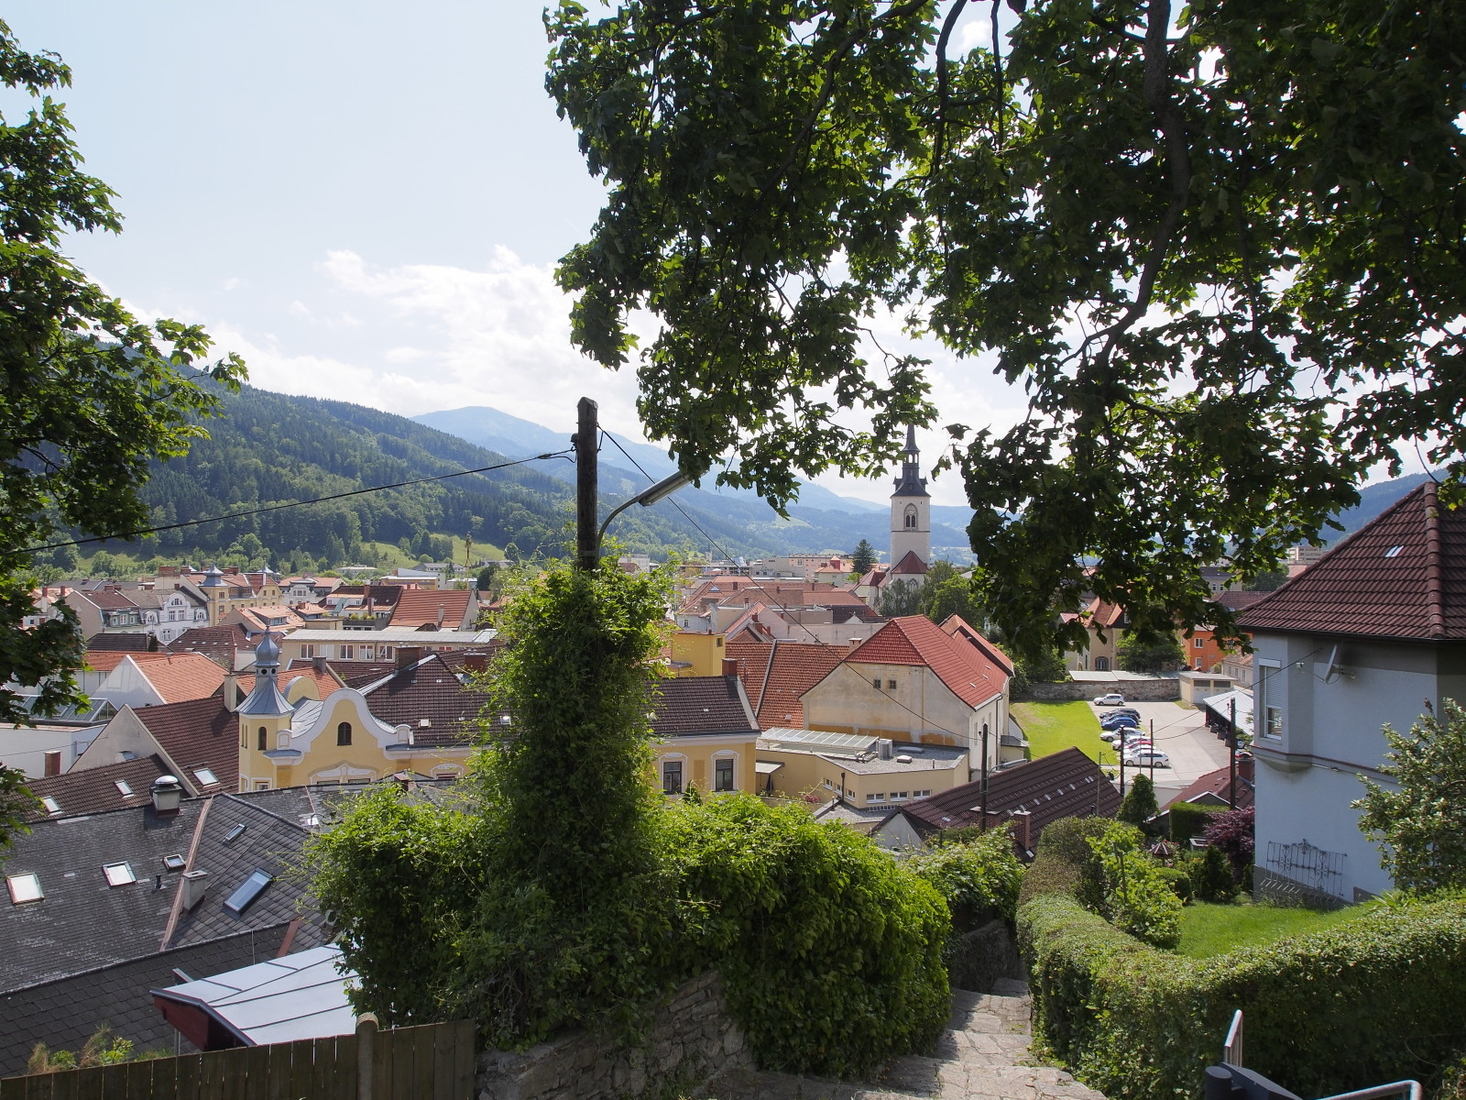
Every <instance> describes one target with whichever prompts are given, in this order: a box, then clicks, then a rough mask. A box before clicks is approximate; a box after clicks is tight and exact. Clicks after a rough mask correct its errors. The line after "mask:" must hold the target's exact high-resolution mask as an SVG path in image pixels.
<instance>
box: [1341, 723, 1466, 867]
mask: <svg viewBox="0 0 1466 1100" xmlns="http://www.w3.org/2000/svg"><path fill="white" fill-rule="evenodd" d="M1441 711H1442V714H1441V716H1440V717H1437V716H1436V715H1434V714H1423V715H1421V716H1420V719H1419V720H1418V721H1417V722H1416V723H1415V724H1414V725H1413V726H1412V727H1411V728H1410V732H1409V733H1408V734H1404V733H1397V732H1396V731H1395V730H1393V729H1391V728H1390V727H1389V726H1385V728H1384V735H1385V742H1386V743H1387V744H1388V746H1389V751H1388V752H1387V753H1386V758H1387V759H1388V761H1389V763H1387V764H1385V765H1384V766H1383V767H1381V768H1380V771H1381V772H1383V773H1384V774H1385V775H1387V776H1389V777H1390V778H1391V779H1392V780H1393V781H1394V783H1395V787H1394V789H1391V788H1389V787H1385V786H1383V785H1382V784H1379V783H1375V782H1374V781H1373V780H1370V779H1367V778H1365V777H1363V776H1361V777H1360V778H1361V779H1363V781H1364V788H1365V793H1364V797H1363V798H1361V799H1360V800H1359V801H1358V802H1356V803H1354V805H1355V806H1356V807H1357V808H1359V809H1361V810H1363V811H1364V812H1363V813H1361V814H1360V815H1359V828H1360V829H1362V830H1363V831H1364V833H1365V835H1366V836H1368V837H1369V838H1370V839H1371V840H1373V841H1375V842H1376V843H1377V844H1378V845H1379V849H1380V855H1381V860H1380V862H1381V864H1382V865H1383V866H1384V868H1385V870H1387V871H1388V872H1389V873H1390V874H1391V876H1393V877H1394V880H1395V885H1396V886H1399V887H1400V888H1401V889H1404V890H1416V891H1420V892H1426V891H1430V890H1437V889H1444V888H1449V887H1462V886H1466V711H1463V710H1462V709H1461V707H1460V706H1459V705H1458V704H1457V703H1456V702H1454V701H1453V700H1450V699H1446V700H1444V701H1443V702H1442V704H1441Z"/></svg>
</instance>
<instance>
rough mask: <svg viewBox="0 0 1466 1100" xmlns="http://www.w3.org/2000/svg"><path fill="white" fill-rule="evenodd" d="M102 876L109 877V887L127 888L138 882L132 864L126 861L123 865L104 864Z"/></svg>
mask: <svg viewBox="0 0 1466 1100" xmlns="http://www.w3.org/2000/svg"><path fill="white" fill-rule="evenodd" d="M102 874H104V875H106V876H107V885H108V886H127V885H129V884H131V883H134V882H136V881H137V876H136V875H135V874H133V873H132V864H131V863H128V862H127V861H126V860H123V861H122V862H121V863H104V864H103V865H102Z"/></svg>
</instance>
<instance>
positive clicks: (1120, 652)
mask: <svg viewBox="0 0 1466 1100" xmlns="http://www.w3.org/2000/svg"><path fill="white" fill-rule="evenodd" d="M1115 656H1116V658H1117V659H1118V660H1119V662H1120V667H1121V668H1123V669H1124V670H1125V671H1126V672H1167V671H1172V670H1174V669H1176V668H1179V667H1181V666H1183V665H1185V663H1186V655H1185V654H1184V653H1183V652H1182V651H1181V640H1180V639H1179V638H1177V637H1176V635H1175V634H1174V633H1171V634H1155V635H1153V636H1152V637H1151V638H1150V639H1146V638H1142V637H1140V636H1138V635H1135V634H1131V633H1128V632H1127V633H1126V635H1125V637H1123V638H1121V639H1120V644H1119V645H1117V646H1115Z"/></svg>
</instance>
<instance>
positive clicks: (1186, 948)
mask: <svg viewBox="0 0 1466 1100" xmlns="http://www.w3.org/2000/svg"><path fill="white" fill-rule="evenodd" d="M1376 907H1377V906H1376V905H1375V904H1374V903H1372V902H1371V903H1365V904H1363V905H1351V906H1349V907H1347V908H1344V909H1336V910H1334V911H1333V912H1329V913H1322V912H1318V911H1316V910H1313V909H1294V908H1285V907H1283V906H1278V905H1254V904H1253V903H1252V902H1250V901H1245V900H1244V901H1237V902H1233V903H1232V904H1230V905H1212V904H1210V903H1208V902H1204V901H1198V902H1192V903H1191V904H1190V905H1188V906H1186V908H1185V909H1183V910H1182V911H1181V942H1180V944H1179V945H1177V947H1176V953H1177V954H1178V955H1186V956H1189V957H1190V958H1193V959H1207V958H1211V957H1212V956H1213V955H1225V954H1226V953H1227V952H1229V951H1235V950H1237V949H1238V948H1240V947H1257V946H1259V945H1261V944H1268V943H1273V942H1275V941H1277V940H1281V939H1287V938H1288V937H1289V936H1302V935H1306V934H1307V933H1309V932H1321V931H1323V930H1324V929H1325V928H1333V927H1334V926H1335V925H1339V924H1344V923H1346V922H1348V921H1351V920H1357V919H1358V918H1359V917H1362V916H1364V915H1365V914H1366V913H1371V912H1373V911H1374V910H1375V908H1376Z"/></svg>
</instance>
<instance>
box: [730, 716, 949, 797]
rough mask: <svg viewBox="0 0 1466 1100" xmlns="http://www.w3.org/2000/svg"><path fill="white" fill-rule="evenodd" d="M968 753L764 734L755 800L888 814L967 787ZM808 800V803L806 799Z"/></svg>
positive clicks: (824, 734)
mask: <svg viewBox="0 0 1466 1100" xmlns="http://www.w3.org/2000/svg"><path fill="white" fill-rule="evenodd" d="M967 763H968V753H967V750H966V749H965V748H962V747H955V746H949V745H938V744H924V745H911V744H901V743H895V742H892V741H891V740H890V739H889V738H884V737H872V736H869V735H861V734H851V733H831V732H829V731H826V730H807V729H789V728H780V729H769V730H764V732H763V733H762V735H761V736H760V737H759V741H758V764H759V767H758V770H759V772H760V774H761V775H762V776H763V785H762V786H761V787H760V788H759V793H760V794H772V795H780V796H783V797H786V798H806V797H808V798H809V800H810V801H820V802H826V801H829V800H831V799H834V798H839V799H841V800H842V801H844V802H845V803H847V804H848V805H849V806H851V807H854V808H855V809H859V810H867V809H883V810H889V809H891V808H892V807H894V806H899V805H900V804H901V803H903V802H909V801H911V800H913V799H917V798H926V797H928V796H930V795H933V794H940V793H941V792H942V791H948V790H951V789H952V788H953V787H957V786H960V785H961V784H963V783H966V782H968V780H969V779H970V778H971V773H970V772H969V770H968V766H967ZM810 796H812V797H810Z"/></svg>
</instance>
